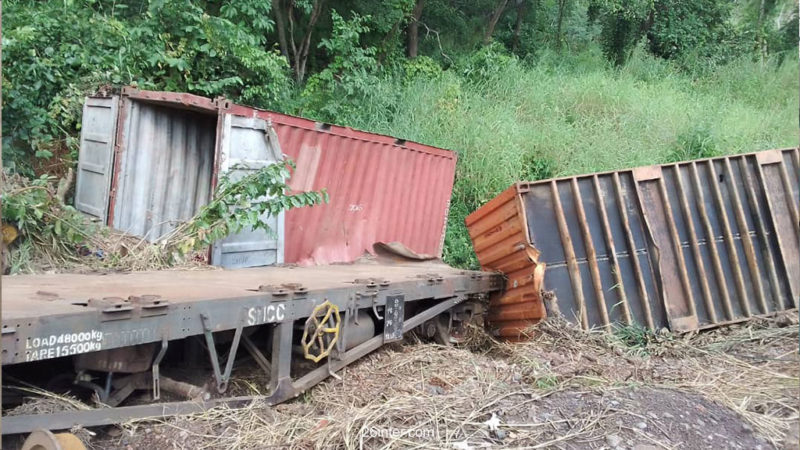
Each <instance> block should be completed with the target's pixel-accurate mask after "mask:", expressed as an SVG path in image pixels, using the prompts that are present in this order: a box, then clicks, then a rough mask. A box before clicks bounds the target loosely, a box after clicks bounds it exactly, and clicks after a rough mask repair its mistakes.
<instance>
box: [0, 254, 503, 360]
mask: <svg viewBox="0 0 800 450" xmlns="http://www.w3.org/2000/svg"><path fill="white" fill-rule="evenodd" d="M430 277H432V278H433V279H434V280H435V281H434V282H429V281H428V279H429V278H430ZM371 279H380V280H382V283H381V285H380V286H374V285H373V286H370V280H371ZM499 281H500V280H499V277H497V276H494V275H492V274H487V273H480V272H466V271H463V270H460V269H456V268H453V267H449V266H446V265H444V264H442V263H441V262H435V261H428V262H412V263H408V262H406V263H400V264H398V263H383V262H375V261H371V262H369V263H364V264H359V263H356V264H336V265H329V266H313V267H256V268H247V269H236V270H199V271H198V270H184V271H154V272H136V273H130V274H117V275H102V274H53V275H21V276H15V277H9V278H8V282H4V283H3V286H2V297H3V305H2V316H3V320H2V344H3V345H2V348H3V352H2V364H3V365H6V364H16V363H23V362H30V361H34V360H42V359H52V358H57V357H62V356H72V355H76V354H82V353H89V352H94V351H99V350H110V349H114V348H122V347H130V346H133V345H139V344H147V343H151V342H161V341H162V340H163V339H165V338H166V339H168V340H175V339H182V338H185V337H187V336H194V335H202V334H203V331H204V328H203V327H204V325H203V322H202V320H201V316H203V315H206V316H208V318H209V319H210V320H211V322H210V323H209V324H208V325H209V327H210V328H211V329H213V330H214V331H222V330H231V329H235V328H236V327H238V326H240V325H241V324H242V323H243V321H244V323H245V326H256V325H262V324H265V323H270V324H271V323H278V322H286V323H288V325H289V326H290V327H291V326H292V323H293V321H294V320H297V319H304V318H306V317H308V316H309V314H311V311H312V310H313V309H314V307H315V306H317V305H319V304H320V303H322V302H323V301H325V300H329V301H330V302H331V303H333V304H335V305H337V306H338V307H339V308H340V309H341V310H342V311H345V310H348V308H353V307H356V308H357V309H368V310H370V311H371V310H372V309H373V306H375V307H382V306H383V305H384V304H385V302H386V299H387V297H390V296H392V295H397V294H403V295H405V298H406V302H410V301H416V300H423V299H445V298H451V297H454V296H461V297H462V298H463V297H464V296H468V295H472V294H475V295H477V294H483V293H489V292H491V291H495V290H497V289H499V288H500V284H499ZM354 299H356V300H354ZM406 331H407V330H406ZM381 335H382V334H381ZM289 350H290V351H291V348H290V349H289Z"/></svg>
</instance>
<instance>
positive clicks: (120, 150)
mask: <svg viewBox="0 0 800 450" xmlns="http://www.w3.org/2000/svg"><path fill="white" fill-rule="evenodd" d="M176 110H177V111H179V112H178V113H176V112H175V111H176ZM142 111H144V113H143V112H142ZM158 111H162V112H165V111H172V113H169V114H166V115H158V114H157V112H158ZM143 114H144V115H143ZM226 114H232V115H234V116H241V117H247V118H259V119H262V120H266V121H270V122H271V123H272V125H273V127H274V128H275V130H276V132H277V135H278V140H279V141H280V144H281V149H282V151H283V152H284V153H285V154H286V155H287V156H289V157H290V158H292V159H293V160H294V161H295V162H296V163H297V168H296V170H295V171H294V173H293V175H292V177H291V179H290V180H289V185H290V186H291V187H292V188H293V189H296V190H311V189H313V190H317V189H323V188H324V189H326V190H327V191H328V194H329V196H330V203H328V204H326V205H319V206H315V207H313V208H301V209H296V210H290V211H288V212H287V213H286V216H285V227H286V234H285V248H284V261H285V262H287V263H298V264H301V265H310V264H325V263H332V262H350V261H354V260H356V259H358V258H359V257H361V256H362V255H364V254H365V253H371V252H372V249H373V244H374V243H376V242H400V243H402V244H403V245H404V246H405V247H407V248H408V249H410V250H411V251H413V252H415V253H418V254H425V255H433V256H437V257H439V256H441V254H442V247H443V243H444V231H445V226H446V222H447V212H448V209H449V202H450V195H451V194H452V187H453V179H454V176H455V165H456V154H455V153H454V152H452V151H448V150H443V149H439V148H435V147H431V146H427V145H423V144H418V143H415V142H410V141H405V140H403V139H396V138H393V137H389V136H383V135H378V134H373V133H367V132H363V131H358V130H353V129H351V128H346V127H339V126H336V125H329V124H323V123H318V122H314V121H311V120H307V119H302V118H299V117H293V116H288V115H284V114H279V113H275V112H271V111H264V110H260V109H256V108H251V107H247V106H241V105H236V104H233V103H231V102H230V101H229V100H225V99H216V100H211V99H208V98H204V97H199V96H195V95H191V94H184V93H169V92H151V91H140V90H137V89H130V88H126V89H123V92H122V102H121V106H120V117H119V120H118V121H117V127H116V128H117V129H116V133H117V143H118V145H117V148H116V151H115V155H114V167H115V168H114V175H113V177H112V188H111V193H110V195H109V197H110V198H109V202H108V205H109V213H108V220H107V222H108V223H110V224H113V226H114V227H116V228H119V229H121V230H124V231H128V232H131V233H133V234H137V235H141V236H145V235H146V236H147V237H148V239H151V240H154V239H156V238H157V237H159V236H162V235H163V234H165V233H167V232H168V231H169V230H170V229H172V226H173V225H174V223H175V222H176V221H179V220H185V219H186V218H188V217H190V216H191V214H190V213H189V212H194V211H196V209H197V208H199V206H201V205H203V204H205V203H206V202H207V201H208V199H209V196H210V195H211V194H210V193H211V190H212V188H213V186H214V183H215V180H216V178H217V176H218V172H219V170H220V168H221V166H220V161H219V157H214V156H213V155H217V156H218V155H219V154H220V153H219V150H220V149H219V146H220V145H221V143H222V140H221V139H220V138H219V137H220V135H221V130H222V127H223V126H224V120H223V118H224V116H225V115H226ZM167 116H169V117H167ZM156 117H159V118H160V119H159V120H156ZM181 117H186V118H191V119H192V120H190V121H189V123H185V122H186V121H184V120H183V119H181ZM143 120H144V123H143V122H142V121H143ZM193 124H194V125H193ZM134 134H135V135H136V136H134ZM181 136H183V137H181ZM212 142H213V146H214V148H213V149H212V153H211V154H212V156H211V157H212V161H209V160H208V155H209V151H208V147H209V143H212ZM175 147H179V148H183V150H184V151H175V150H173V149H174V148H175ZM167 154H168V155H172V156H170V157H167V156H165V155H167ZM209 171H210V175H208V174H209ZM134 174H136V175H134ZM142 174H144V175H142ZM209 180H210V181H209ZM79 182H80V181H79ZM176 182H180V183H184V184H185V185H186V186H188V190H185V191H184V190H182V189H177V188H175V187H174V186H173V184H174V183H176Z"/></svg>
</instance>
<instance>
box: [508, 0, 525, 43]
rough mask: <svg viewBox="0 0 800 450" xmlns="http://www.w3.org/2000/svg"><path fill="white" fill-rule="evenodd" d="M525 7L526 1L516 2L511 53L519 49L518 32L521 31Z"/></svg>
mask: <svg viewBox="0 0 800 450" xmlns="http://www.w3.org/2000/svg"><path fill="white" fill-rule="evenodd" d="M525 6H527V1H526V0H522V1H518V2H517V22H516V23H515V24H514V39H513V40H512V41H511V51H512V52H515V51H517V47H519V32H520V30H521V29H522V19H523V18H524V17H525Z"/></svg>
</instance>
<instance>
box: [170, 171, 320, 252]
mask: <svg viewBox="0 0 800 450" xmlns="http://www.w3.org/2000/svg"><path fill="white" fill-rule="evenodd" d="M238 168H241V167H233V168H232V170H231V171H230V172H228V173H226V174H225V175H223V176H222V177H221V178H220V181H219V185H218V186H217V189H216V193H215V196H214V199H213V200H212V201H211V202H210V203H208V204H207V205H205V206H203V207H202V208H200V210H199V211H198V212H197V214H195V216H194V217H192V218H191V219H190V220H188V221H186V222H183V223H182V224H180V225H179V226H178V227H177V228H175V229H174V230H173V231H172V232H170V233H169V234H168V235H166V236H164V237H163V238H162V239H161V240H160V242H159V244H160V245H161V246H162V247H163V248H164V249H165V250H166V251H167V252H168V253H170V254H171V255H177V256H184V255H186V254H188V253H190V252H192V251H196V250H201V249H204V248H207V247H208V246H210V245H211V244H213V243H214V242H215V241H218V240H220V239H224V238H225V237H227V236H229V235H231V234H236V233H238V232H240V231H242V230H244V229H249V230H259V229H261V230H265V231H267V232H268V233H272V232H274V230H271V229H270V227H269V225H268V224H267V221H266V218H267V217H274V216H277V215H278V214H280V213H281V211H286V210H289V209H292V208H300V207H303V206H313V205H316V204H320V203H327V202H328V193H327V192H326V191H325V190H324V189H323V190H321V191H319V192H316V191H310V192H296V193H291V194H290V193H288V192H289V191H290V188H289V186H287V185H286V182H285V180H287V179H288V178H289V175H290V169H294V168H295V164H294V162H293V161H291V160H287V161H284V162H280V163H276V164H271V165H268V166H266V167H263V168H261V169H258V170H256V171H252V172H251V173H248V174H247V175H245V176H243V177H240V178H236V179H234V177H235V175H236V174H237V170H236V169H238ZM239 173H240V172H239Z"/></svg>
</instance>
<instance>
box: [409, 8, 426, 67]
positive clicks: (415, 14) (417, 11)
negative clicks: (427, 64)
mask: <svg viewBox="0 0 800 450" xmlns="http://www.w3.org/2000/svg"><path fill="white" fill-rule="evenodd" d="M424 7H425V0H417V3H416V4H415V5H414V9H413V11H411V21H410V22H409V23H408V57H409V58H416V57H417V53H419V19H420V18H421V17H422V9H423V8H424Z"/></svg>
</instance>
